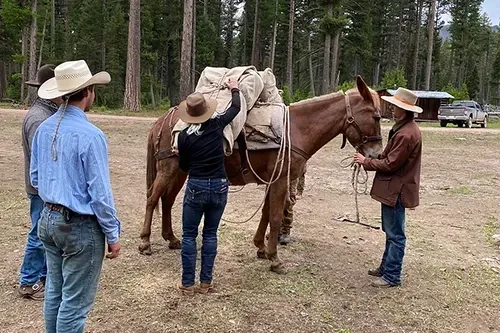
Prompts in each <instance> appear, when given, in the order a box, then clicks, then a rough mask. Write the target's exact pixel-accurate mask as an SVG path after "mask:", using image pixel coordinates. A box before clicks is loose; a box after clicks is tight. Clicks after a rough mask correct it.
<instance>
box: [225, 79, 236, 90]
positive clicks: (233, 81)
mask: <svg viewBox="0 0 500 333" xmlns="http://www.w3.org/2000/svg"><path fill="white" fill-rule="evenodd" d="M227 86H228V87H229V89H234V88H238V80H236V79H235V78H234V77H231V78H229V80H228V81H227Z"/></svg>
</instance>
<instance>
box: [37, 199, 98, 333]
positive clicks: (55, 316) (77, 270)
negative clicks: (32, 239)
mask: <svg viewBox="0 0 500 333" xmlns="http://www.w3.org/2000/svg"><path fill="white" fill-rule="evenodd" d="M38 236H39V237H40V239H41V240H42V242H43V245H44V246H45V250H46V254H47V268H48V272H47V282H46V286H45V306H44V315H45V332H46V333H82V332H83V328H84V326H85V320H86V319H87V314H88V313H89V311H90V309H91V308H92V305H93V303H94V299H95V295H96V293H97V285H98V283H99V276H100V274H101V267H102V262H103V258H104V250H105V237H104V233H103V232H102V230H101V227H100V226H99V224H98V223H97V219H96V218H95V217H94V216H70V217H69V218H68V219H66V218H65V216H64V215H63V214H60V213H59V212H55V211H50V210H49V209H48V208H44V210H43V211H42V217H41V218H40V223H39V227H38Z"/></svg>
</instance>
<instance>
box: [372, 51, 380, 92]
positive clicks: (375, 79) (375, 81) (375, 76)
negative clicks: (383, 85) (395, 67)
mask: <svg viewBox="0 0 500 333" xmlns="http://www.w3.org/2000/svg"><path fill="white" fill-rule="evenodd" d="M379 59H380V57H379ZM379 79H380V61H378V62H377V64H376V65H375V72H374V73H373V85H374V86H378V84H379Z"/></svg>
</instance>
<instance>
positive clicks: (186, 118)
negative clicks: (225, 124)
mask: <svg viewBox="0 0 500 333" xmlns="http://www.w3.org/2000/svg"><path fill="white" fill-rule="evenodd" d="M216 107H217V100H215V99H211V98H208V99H205V97H204V96H203V95H202V94H201V93H199V92H195V93H193V94H191V95H189V96H188V97H187V98H186V100H185V101H182V102H181V104H179V118H181V120H182V121H183V122H185V123H188V124H202V123H204V122H205V121H207V120H208V119H210V117H212V115H213V114H214V113H215V111H216Z"/></svg>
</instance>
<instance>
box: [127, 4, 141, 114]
mask: <svg viewBox="0 0 500 333" xmlns="http://www.w3.org/2000/svg"><path fill="white" fill-rule="evenodd" d="M129 13H130V14H129V29H128V48H127V72H126V79H125V97H124V98H123V107H124V109H125V110H128V111H132V112H139V111H140V110H141V95H140V94H141V58H140V54H141V2H140V0H130V11H129Z"/></svg>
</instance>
